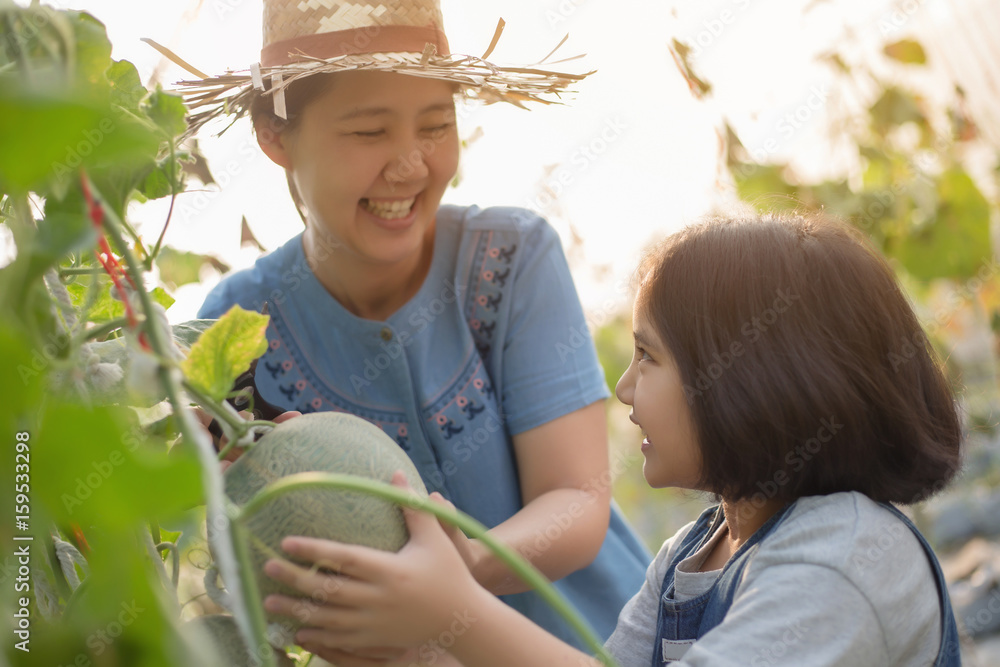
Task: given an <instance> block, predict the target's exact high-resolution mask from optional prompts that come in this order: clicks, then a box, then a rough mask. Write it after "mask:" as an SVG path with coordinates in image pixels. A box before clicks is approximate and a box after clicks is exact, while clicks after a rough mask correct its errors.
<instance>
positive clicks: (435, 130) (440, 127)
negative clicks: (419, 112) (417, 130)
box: [424, 123, 454, 134]
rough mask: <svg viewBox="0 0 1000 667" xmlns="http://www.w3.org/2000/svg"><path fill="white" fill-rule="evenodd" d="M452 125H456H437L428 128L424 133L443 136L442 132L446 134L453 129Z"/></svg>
mask: <svg viewBox="0 0 1000 667" xmlns="http://www.w3.org/2000/svg"><path fill="white" fill-rule="evenodd" d="M452 125H454V123H445V124H443V125H435V126H434V127H428V128H426V129H425V130H424V131H425V132H429V133H431V134H441V133H442V132H446V131H447V130H449V129H451V126H452Z"/></svg>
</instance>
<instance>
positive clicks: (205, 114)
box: [176, 52, 593, 131]
mask: <svg viewBox="0 0 1000 667" xmlns="http://www.w3.org/2000/svg"><path fill="white" fill-rule="evenodd" d="M562 62H565V61H562ZM356 70H368V71H381V72H395V73H399V74H406V75H409V76H419V77H426V78H431V79H440V80H442V81H449V82H452V83H456V84H458V85H459V86H461V87H462V89H463V92H464V93H465V94H466V95H467V96H468V97H471V98H474V99H478V100H481V101H483V102H485V103H487V104H490V103H493V102H507V103H509V104H513V105H515V106H518V107H521V108H526V107H525V106H524V103H525V102H539V103H542V104H560V103H561V94H562V93H566V92H572V91H570V90H569V86H571V85H572V84H573V83H575V82H577V81H580V80H581V79H583V78H585V77H587V76H589V75H590V74H593V72H586V73H583V74H570V73H565V72H555V71H551V70H547V69H538V68H535V67H502V66H498V65H495V64H493V63H490V62H488V61H486V60H483V59H482V58H477V57H474V56H467V55H460V54H451V55H447V56H440V55H432V54H430V53H426V52H425V53H424V54H418V53H409V52H407V53H372V54H364V55H345V56H339V57H336V58H330V59H326V60H323V59H318V58H310V57H308V56H305V55H302V56H301V60H300V62H296V63H292V64H289V65H281V66H277V67H260V68H259V69H258V68H254V69H248V70H242V71H238V72H227V73H226V74H223V75H221V76H213V77H206V78H203V79H197V80H188V81H179V82H177V84H176V85H177V86H180V87H181V90H180V92H181V95H182V96H183V97H184V99H185V102H186V103H187V104H188V107H189V109H190V110H191V115H190V117H189V125H190V128H191V131H195V130H197V129H198V128H200V127H201V126H203V125H204V124H205V123H207V122H209V121H211V120H213V119H215V118H220V117H225V116H231V117H232V119H233V120H234V121H235V120H236V119H237V118H240V117H242V116H244V115H246V114H247V113H248V111H249V109H250V104H251V102H252V101H253V99H254V98H255V97H256V96H259V95H279V96H280V95H281V94H282V93H283V91H284V89H285V88H286V87H287V86H289V85H290V84H292V83H294V82H295V81H299V80H301V79H303V78H305V77H308V76H313V75H316V74H332V73H336V72H347V71H356ZM264 80H269V82H270V86H268V87H267V88H266V89H265V87H264V85H263V81H264ZM227 128H228V126H227ZM223 131H225V129H223Z"/></svg>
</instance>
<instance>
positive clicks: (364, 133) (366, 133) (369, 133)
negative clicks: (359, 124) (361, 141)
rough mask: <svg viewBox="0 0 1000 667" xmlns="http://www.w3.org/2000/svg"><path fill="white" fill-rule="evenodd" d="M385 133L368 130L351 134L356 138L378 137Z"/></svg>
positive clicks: (383, 131)
mask: <svg viewBox="0 0 1000 667" xmlns="http://www.w3.org/2000/svg"><path fill="white" fill-rule="evenodd" d="M384 133H385V130H368V131H358V132H351V134H353V135H354V136H356V137H380V136H382V135H383V134H384Z"/></svg>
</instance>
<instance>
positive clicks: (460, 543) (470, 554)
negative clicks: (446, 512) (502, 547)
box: [430, 491, 486, 576]
mask: <svg viewBox="0 0 1000 667" xmlns="http://www.w3.org/2000/svg"><path fill="white" fill-rule="evenodd" d="M430 499H431V500H433V501H434V502H435V503H437V504H438V505H441V506H442V507H447V508H448V509H450V510H455V509H456V508H455V505H454V503H452V502H451V501H450V500H447V499H446V498H445V497H444V496H442V495H441V494H440V493H438V492H437V491H435V492H434V493H432V494H431V495H430ZM439 523H440V524H441V528H442V530H444V533H445V535H447V536H448V539H450V540H451V543H452V544H453V545H455V549H456V550H457V551H458V553H459V555H460V556H461V557H462V560H463V561H465V566H466V567H467V568H468V569H469V572H472V574H473V576H475V573H476V565H478V564H479V562H480V561H481V560H482V558H483V555H484V553H485V549H486V548H485V547H484V546H483V544H482V542H480V541H479V540H473V539H470V538H469V536H468V535H466V534H465V533H463V532H462V529H461V528H459V527H458V526H453V525H451V524H450V523H446V522H445V521H442V520H439Z"/></svg>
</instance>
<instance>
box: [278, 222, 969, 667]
mask: <svg viewBox="0 0 1000 667" xmlns="http://www.w3.org/2000/svg"><path fill="white" fill-rule="evenodd" d="M640 273H641V278H642V280H641V286H640V289H639V293H638V297H637V299H636V303H635V310H634V318H633V326H634V336H635V354H634V357H633V359H632V362H631V365H630V366H629V367H628V369H627V370H626V371H625V373H624V375H622V378H621V380H620V381H619V382H618V387H617V395H618V398H619V399H621V400H622V401H623V402H624V403H626V404H628V405H630V406H632V413H631V419H632V421H633V422H634V423H635V424H636V425H637V426H638V427H639V428H640V429H641V431H642V433H643V439H642V444H641V445H640V448H641V450H642V453H643V455H644V457H645V463H644V467H643V473H644V475H645V478H646V480H647V482H648V483H649V485H650V486H651V487H654V488H660V487H668V486H673V487H679V488H684V489H696V490H701V491H707V492H710V493H713V494H717V495H718V497H719V499H720V501H721V502H720V503H719V505H718V506H717V507H713V508H711V509H709V510H706V511H705V512H704V513H703V514H702V515H701V517H700V518H699V519H698V520H697V521H695V522H693V523H691V524H689V525H688V526H685V527H684V528H682V529H681V530H680V531H679V532H678V533H677V534H676V535H674V536H673V537H671V538H670V539H668V540H667V541H666V542H665V543H664V544H663V547H662V548H661V549H660V552H659V554H658V555H657V556H656V559H655V560H654V562H653V564H652V565H651V566H650V567H649V569H648V571H647V573H646V581H645V583H644V584H643V585H642V587H641V590H639V592H638V593H637V594H636V595H635V597H633V598H632V600H631V601H630V602H629V603H628V604H627V605H626V606H625V609H624V610H623V611H622V613H621V616H620V617H619V619H618V625H617V628H616V629H615V632H614V634H613V635H612V636H611V638H610V639H609V640H608V642H607V645H606V646H607V648H608V649H609V651H610V652H611V653H612V654H613V655H614V656H615V657H616V659H617V660H618V661H619V662H620V663H621V664H622V665H626V666H631V665H636V666H639V665H642V666H647V665H654V667H655V666H656V665H660V664H663V663H667V662H671V661H673V662H674V664H676V665H690V666H694V665H706V666H708V665H711V666H715V665H751V666H752V667H757V666H759V665H796V666H798V667H801V666H802V665H879V666H885V665H907V666H914V667H916V666H921V667H925V666H927V665H935V666H936V667H944V666H946V665H958V664H960V662H959V645H958V633H957V629H956V622H955V618H954V616H953V614H952V610H951V605H950V602H949V599H948V594H947V589H946V587H945V581H944V578H943V576H942V574H941V569H940V567H939V564H938V562H937V559H936V558H935V555H934V553H933V552H932V551H931V549H930V547H929V546H928V544H927V542H926V541H925V540H924V538H923V537H921V535H920V533H919V532H918V531H917V530H916V528H915V527H914V526H913V524H912V523H911V522H910V521H909V519H907V518H906V517H905V516H904V515H903V514H902V513H901V512H900V511H899V510H897V509H895V507H893V505H891V504H890V503H900V504H909V503H914V502H917V501H920V500H922V499H924V498H926V497H928V496H930V495H931V494H933V493H935V492H936V491H938V490H939V489H941V488H942V486H943V485H944V484H945V483H946V482H947V481H948V480H949V479H950V478H951V477H952V476H953V475H954V474H955V472H956V471H957V470H958V468H959V441H960V425H959V417H958V414H957V412H956V407H955V402H954V399H953V397H952V395H951V392H950V391H949V388H948V384H947V382H946V380H945V378H944V376H943V375H942V373H941V371H940V369H939V367H938V365H937V364H936V363H935V361H934V354H933V352H932V349H931V347H930V345H929V343H928V342H927V339H926V338H925V337H924V334H923V332H922V331H921V329H920V326H919V324H918V322H917V319H916V317H915V316H914V314H913V312H912V310H911V309H910V307H909V305H908V303H907V301H906V298H905V297H904V295H903V293H902V292H901V291H900V289H899V287H898V286H897V284H896V281H895V279H894V277H893V274H892V271H891V269H890V268H889V267H888V265H887V264H886V262H885V261H884V260H882V259H881V258H880V257H879V256H878V255H877V254H876V252H874V251H873V250H872V249H871V248H870V247H869V246H868V244H867V243H866V242H865V241H864V240H862V239H861V238H860V235H859V234H858V233H857V232H856V231H854V230H853V229H851V228H848V227H847V226H845V225H843V224H840V223H837V222H834V221H830V220H826V219H803V218H794V219H771V218H768V219H759V220H720V221H713V222H707V223H704V224H700V225H697V226H693V227H690V228H687V229H685V230H683V231H681V232H679V233H677V234H675V235H673V236H671V237H670V238H669V239H667V241H666V243H665V244H664V245H663V246H662V247H661V248H659V249H658V250H657V251H656V252H655V253H654V254H652V255H651V256H650V258H649V259H648V261H646V262H645V263H644V264H643V266H642V269H641V272H640ZM400 478H401V476H399V475H397V483H402V481H401V479H400ZM406 515H407V520H408V524H409V526H410V530H411V540H410V542H409V543H408V544H407V546H406V547H404V548H403V550H402V551H401V552H400V553H398V554H387V553H384V552H376V551H374V550H371V549H366V548H362V547H357V546H350V545H343V544H339V543H335V542H329V541H322V540H309V539H305V538H288V539H286V540H285V542H284V543H283V545H282V546H283V548H284V549H285V551H287V552H288V554H289V555H291V556H293V557H295V558H298V559H302V560H305V561H307V562H315V563H322V564H325V565H326V566H327V567H330V568H333V569H334V570H336V571H339V573H340V574H326V573H324V572H329V570H324V571H319V572H310V571H308V570H304V569H300V568H297V567H294V566H288V565H282V564H281V563H279V562H278V561H271V562H269V563H268V566H267V571H268V573H269V574H270V575H271V576H274V577H275V578H277V579H280V580H282V581H285V582H287V583H289V584H291V585H293V586H296V587H297V588H298V589H299V590H301V591H303V592H304V593H310V592H312V591H315V590H317V589H321V590H324V591H327V592H330V591H332V593H330V594H329V599H328V603H327V606H325V607H324V608H323V611H322V613H320V614H317V616H316V618H315V625H316V627H315V628H308V629H303V630H302V631H300V634H299V637H298V638H299V640H300V641H301V642H302V643H303V645H304V646H306V647H307V648H310V649H312V650H314V651H316V652H318V653H320V654H321V655H322V654H323V653H324V651H326V650H328V647H336V646H343V647H350V646H354V645H363V644H366V643H367V644H371V643H386V644H389V645H395V644H397V643H398V644H401V645H405V644H408V643H415V642H421V641H427V640H432V639H434V638H436V637H440V636H442V633H444V632H445V631H447V630H448V629H449V627H450V624H452V623H454V619H455V618H456V617H455V614H462V615H463V618H470V619H473V621H472V622H471V623H469V624H468V627H467V628H465V629H463V631H462V632H454V628H452V631H453V636H454V645H453V646H452V647H451V650H452V652H453V653H454V655H455V656H456V657H457V658H458V659H459V660H461V661H462V663H463V664H465V665H470V666H471V665H476V666H489V665H498V666H499V665H504V666H508V665H519V666H530V665H540V666H541V665H545V666H550V665H564V664H565V665H569V664H573V665H576V664H590V662H589V661H590V660H591V659H590V658H588V657H587V656H586V655H585V654H583V653H581V652H580V651H579V650H577V649H575V648H573V647H571V646H568V645H566V644H564V643H563V642H561V641H559V640H558V639H556V638H554V637H552V636H551V635H549V634H548V633H546V632H544V631H543V630H542V629H540V628H538V627H537V626H535V625H534V624H532V623H531V622H530V621H529V620H527V619H525V618H523V617H521V616H519V615H518V614H517V613H515V612H514V611H513V610H510V609H508V608H504V607H503V606H502V605H499V604H497V603H496V602H495V600H493V599H491V597H490V596H489V595H487V594H485V591H484V590H483V589H482V587H480V586H479V585H477V584H476V582H475V580H474V579H473V578H472V577H471V576H469V575H467V574H466V573H464V572H463V571H462V568H461V558H460V556H459V555H458V553H457V552H456V550H455V548H454V547H453V546H452V543H451V542H450V541H449V540H448V538H447V536H446V533H445V531H443V530H442V528H441V527H440V526H439V525H438V523H437V521H435V520H434V519H433V518H432V517H430V516H428V515H425V514H422V513H419V512H413V511H409V510H408V511H407V512H406ZM331 579H333V580H334V581H330V580H331ZM294 604H295V601H294V600H292V599H289V598H282V597H273V598H269V599H268V600H266V601H265V606H266V607H267V608H268V609H271V610H274V611H277V612H279V613H290V610H291V609H292V607H293V605H294Z"/></svg>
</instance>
